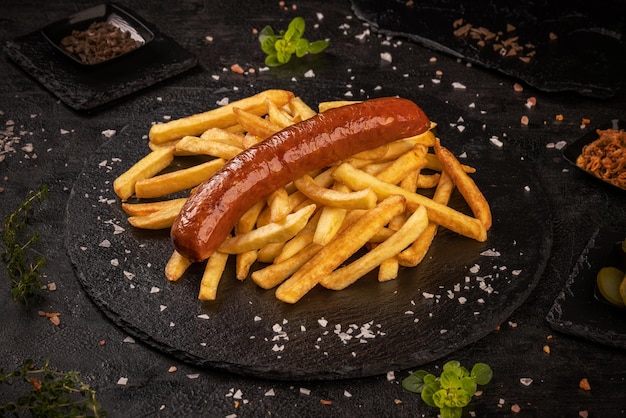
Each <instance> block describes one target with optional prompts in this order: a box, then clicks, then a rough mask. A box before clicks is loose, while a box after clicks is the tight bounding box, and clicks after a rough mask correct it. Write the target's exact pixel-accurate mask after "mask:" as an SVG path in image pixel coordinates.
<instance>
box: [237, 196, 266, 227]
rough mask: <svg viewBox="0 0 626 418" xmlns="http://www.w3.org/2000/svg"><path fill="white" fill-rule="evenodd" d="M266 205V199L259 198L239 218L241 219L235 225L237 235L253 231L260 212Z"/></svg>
mask: <svg viewBox="0 0 626 418" xmlns="http://www.w3.org/2000/svg"><path fill="white" fill-rule="evenodd" d="M264 207H265V201H264V200H259V201H258V202H256V203H255V204H254V205H253V206H252V207H251V208H250V209H248V210H247V211H246V213H244V214H243V216H242V217H241V218H239V221H237V225H236V226H235V233H236V234H237V235H241V234H243V233H246V232H250V231H252V229H253V228H254V225H255V224H256V221H257V219H258V218H259V214H260V213H261V211H262V210H263V208H264Z"/></svg>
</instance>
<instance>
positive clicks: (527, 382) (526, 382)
mask: <svg viewBox="0 0 626 418" xmlns="http://www.w3.org/2000/svg"><path fill="white" fill-rule="evenodd" d="M519 381H520V383H521V384H522V385H524V386H530V385H531V383H532V382H533V379H531V378H530V377H522V378H521V379H520V380H519Z"/></svg>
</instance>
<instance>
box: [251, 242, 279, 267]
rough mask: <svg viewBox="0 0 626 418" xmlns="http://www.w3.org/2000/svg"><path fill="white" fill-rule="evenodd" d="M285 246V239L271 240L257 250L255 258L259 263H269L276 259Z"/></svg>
mask: <svg viewBox="0 0 626 418" xmlns="http://www.w3.org/2000/svg"><path fill="white" fill-rule="evenodd" d="M284 246H285V241H283V242H271V243H269V244H267V245H265V246H263V248H261V249H259V250H258V251H257V260H258V261H260V262H261V263H267V264H271V263H273V262H274V260H276V257H278V255H279V254H280V252H281V251H282V250H283V247H284Z"/></svg>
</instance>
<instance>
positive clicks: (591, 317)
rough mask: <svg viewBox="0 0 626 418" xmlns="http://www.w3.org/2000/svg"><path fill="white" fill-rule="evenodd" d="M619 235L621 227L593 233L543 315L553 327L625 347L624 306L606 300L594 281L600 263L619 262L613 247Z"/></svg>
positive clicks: (607, 343) (578, 335)
mask: <svg viewBox="0 0 626 418" xmlns="http://www.w3.org/2000/svg"><path fill="white" fill-rule="evenodd" d="M623 239H624V231H612V230H598V231H596V233H594V235H593V236H592V237H591V239H590V240H589V242H588V243H587V246H586V247H585V249H584V250H583V252H582V254H581V255H580V258H579V259H578V262H577V263H576V265H575V266H574V268H573V269H572V273H571V275H570V277H569V278H568V280H567V282H566V284H565V287H564V288H563V290H562V291H561V293H560V294H559V296H558V297H557V298H556V300H555V301H554V305H553V306H552V308H551V309H550V311H549V312H548V315H547V318H546V319H547V320H548V322H549V323H550V326H551V327H552V328H553V329H555V330H556V331H560V332H564V333H566V334H571V335H575V336H577V337H581V338H584V339H588V340H591V341H595V342H597V343H600V344H604V345H608V346H612V347H617V348H622V349H626V309H623V308H621V307H619V306H615V305H613V304H610V303H609V302H608V301H606V300H605V299H604V297H602V296H601V295H599V291H598V290H597V285H596V276H597V274H598V271H599V270H600V269H601V268H602V267H605V266H619V265H620V264H619V263H620V262H623V261H621V260H619V259H618V257H617V254H618V253H617V251H616V248H615V245H616V243H617V242H620V241H621V240H623Z"/></svg>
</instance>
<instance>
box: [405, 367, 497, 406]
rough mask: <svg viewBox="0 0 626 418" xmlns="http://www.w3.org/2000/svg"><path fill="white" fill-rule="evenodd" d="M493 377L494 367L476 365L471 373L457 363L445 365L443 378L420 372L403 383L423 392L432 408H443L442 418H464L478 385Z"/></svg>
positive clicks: (409, 389) (415, 391)
mask: <svg viewBox="0 0 626 418" xmlns="http://www.w3.org/2000/svg"><path fill="white" fill-rule="evenodd" d="M492 377H493V372H492V370H491V367H489V365H487V364H485V363H476V364H475V365H474V367H472V370H471V371H468V370H467V369H466V368H465V367H463V366H461V363H459V362H458V361H455V360H453V361H449V362H447V363H446V364H444V365H443V371H442V372H441V376H439V377H436V376H435V375H433V374H431V373H428V372H427V371H425V370H418V371H416V372H414V373H412V374H411V375H409V376H408V377H406V378H405V379H404V380H402V387H403V388H405V389H406V390H408V391H410V392H414V393H421V395H422V400H423V401H424V402H425V403H426V404H427V405H428V406H432V407H435V408H439V412H440V414H441V417H442V418H460V417H461V415H462V414H463V407H465V406H467V405H468V404H469V403H470V401H471V400H472V398H473V397H474V393H475V392H476V389H477V386H478V385H481V386H482V385H486V384H487V383H489V382H490V381H491V378H492Z"/></svg>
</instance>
